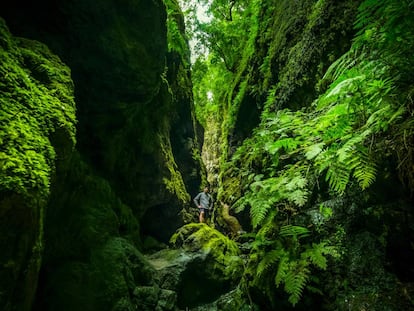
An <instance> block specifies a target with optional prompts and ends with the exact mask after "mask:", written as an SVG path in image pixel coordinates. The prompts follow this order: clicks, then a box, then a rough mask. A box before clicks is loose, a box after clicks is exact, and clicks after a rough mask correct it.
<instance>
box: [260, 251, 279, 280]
mask: <svg viewBox="0 0 414 311" xmlns="http://www.w3.org/2000/svg"><path fill="white" fill-rule="evenodd" d="M284 256H286V251H285V250H284V249H283V248H281V249H274V250H271V251H270V252H268V253H266V255H265V256H264V257H263V259H262V260H261V261H260V262H259V264H258V265H257V270H256V274H257V276H260V275H261V274H262V273H263V272H265V271H266V270H268V269H269V268H271V267H273V266H274V264H275V263H276V262H277V261H279V260H280V258H282V257H284Z"/></svg>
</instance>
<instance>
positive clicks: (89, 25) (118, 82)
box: [0, 0, 201, 310]
mask: <svg viewBox="0 0 414 311" xmlns="http://www.w3.org/2000/svg"><path fill="white" fill-rule="evenodd" d="M172 9H174V10H177V9H178V7H174V8H172ZM179 14H180V13H179V11H177V15H179ZM0 16H1V17H3V18H4V19H5V21H6V24H7V25H8V27H9V28H10V31H11V32H12V33H13V34H14V35H17V36H21V37H27V38H30V39H33V40H38V41H40V42H43V43H45V44H46V45H47V46H48V47H49V48H50V49H51V51H52V53H55V54H57V55H59V57H60V58H61V59H62V60H63V62H64V63H66V64H67V66H68V67H69V68H70V69H71V77H72V79H73V84H74V98H75V103H76V110H77V112H76V115H77V144H76V149H73V142H71V141H67V139H66V137H65V136H64V135H61V134H59V133H60V132H59V131H55V133H56V135H54V145H56V146H59V147H60V149H62V150H69V152H66V153H64V154H63V153H62V154H58V156H57V158H56V160H55V161H54V162H53V163H52V164H51V165H52V166H53V167H56V170H55V171H54V173H53V174H51V176H50V182H51V188H50V189H51V194H50V196H49V195H47V196H46V197H45V198H44V200H45V202H49V203H48V206H47V208H46V207H45V206H43V207H42V208H43V209H42V210H43V211H44V214H45V216H44V217H45V218H44V226H43V225H41V224H43V216H38V217H41V218H40V220H38V221H37V222H36V223H35V224H34V228H33V231H34V232H39V231H40V232H41V231H42V230H43V229H44V233H45V236H44V245H45V246H44V248H45V250H44V256H43V259H41V255H39V256H38V257H37V259H36V260H38V265H39V266H40V263H41V264H42V268H41V273H40V283H39V290H38V296H37V302H36V308H35V309H38V310H80V309H82V310H111V309H114V308H115V309H116V308H124V307H127V306H131V303H132V300H133V299H132V297H131V295H132V293H133V291H134V289H135V287H136V286H138V285H150V284H153V283H152V282H153V279H152V272H151V268H149V266H148V265H147V264H146V263H145V260H144V259H143V257H142V255H141V253H140V251H143V250H149V248H151V247H155V248H157V247H159V245H158V243H159V242H167V241H168V239H169V237H170V235H171V234H172V233H173V232H174V231H175V230H176V229H177V228H178V227H179V226H181V225H182V224H184V221H189V220H191V219H192V217H193V215H192V214H191V213H189V212H188V206H189V199H190V194H189V192H190V193H191V195H193V193H194V192H195V191H197V190H198V187H199V184H200V179H201V177H200V175H199V172H200V162H199V160H197V157H194V155H195V154H197V153H198V152H199V151H198V149H199V146H198V139H199V138H197V134H196V127H197V123H196V121H195V119H194V117H193V107H192V98H191V82H190V79H189V72H188V68H186V66H187V64H188V53H187V54H186V53H184V52H185V51H178V52H177V51H176V52H175V54H174V51H172V50H171V49H169V48H168V45H167V14H166V7H165V4H164V3H163V1H152V0H146V1H132V0H131V1H128V0H127V1H122V3H119V2H116V1H100V2H98V3H97V2H95V1H40V2H37V3H33V2H30V1H23V2H19V3H2V4H1V5H0ZM2 40H9V39H8V38H4V37H2ZM187 52H188V51H187ZM178 76H180V81H181V83H179V84H178V83H175V82H174V81H175V80H178V78H177V77H178ZM72 88H73V86H72ZM50 92H54V89H53V88H51V90H50ZM45 113H47V112H45ZM18 200H19V199H18V198H15V195H14V194H13V189H10V193H7V202H11V203H7V206H8V205H10V204H11V205H16V204H18V203H17V202H18ZM5 202H6V201H5ZM5 204H6V203H5ZM28 204H32V203H28ZM44 205H45V204H44ZM16 213H18V212H17V211H16ZM13 217H14V216H13ZM141 219H144V221H141ZM165 224H168V226H165ZM8 228H9V227H8ZM12 230H16V234H18V232H20V231H24V229H23V228H17V227H16V228H14V229H13V228H12ZM24 234H25V233H24ZM39 234H40V233H39ZM154 238H155V239H154ZM42 239H43V238H42ZM157 240H158V242H157ZM148 241H150V242H151V243H150V242H148ZM5 243H10V244H15V242H14V241H13V240H12V239H8V240H6V241H5ZM34 243H36V242H30V244H31V245H34ZM28 247H30V246H28ZM6 259H7V258H6ZM26 260H30V258H29V259H26ZM37 270H38V269H37ZM37 270H36V271H37ZM36 274H37V273H36V272H34V275H35V278H34V281H32V282H31V284H30V285H28V286H29V287H31V288H33V289H34V288H36V281H35V279H36V277H37V276H36ZM14 281H15V282H16V284H18V286H22V285H21V283H22V281H19V280H17V279H15V280H14ZM0 282H3V279H2V280H1V281H0ZM4 282H6V279H4ZM3 285H5V286H7V285H6V284H3ZM16 286H17V285H16ZM17 288H19V287H17ZM17 290H18V289H17ZM32 296H33V295H32ZM46 297H47V298H46ZM1 299H2V300H1V303H2V307H3V306H6V309H5V310H21V309H19V308H18V307H17V306H16V304H15V302H16V299H17V298H13V297H10V296H9V295H8V293H5V294H4V297H3V296H2V297H1ZM117 306H118V307H117ZM15 308H17V309H15ZM29 309H30V301H27V308H26V309H25V310H29Z"/></svg>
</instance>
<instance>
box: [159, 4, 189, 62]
mask: <svg viewBox="0 0 414 311" xmlns="http://www.w3.org/2000/svg"><path fill="white" fill-rule="evenodd" d="M164 4H165V6H166V8H167V43H168V50H169V51H175V52H178V53H179V54H180V55H188V52H189V51H188V43H187V38H186V37H185V32H184V20H183V17H182V13H181V9H180V6H179V5H178V2H177V1H176V0H164Z"/></svg>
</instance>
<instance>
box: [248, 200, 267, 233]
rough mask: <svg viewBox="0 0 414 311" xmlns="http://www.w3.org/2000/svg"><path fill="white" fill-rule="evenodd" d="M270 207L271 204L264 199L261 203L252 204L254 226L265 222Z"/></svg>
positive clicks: (251, 211) (251, 213)
mask: <svg viewBox="0 0 414 311" xmlns="http://www.w3.org/2000/svg"><path fill="white" fill-rule="evenodd" d="M270 208H271V205H270V204H268V203H267V202H264V201H261V202H260V203H259V204H252V207H251V208H250V216H251V218H252V225H253V227H254V228H256V227H257V226H258V225H259V224H261V223H262V222H263V220H264V219H265V218H266V215H267V213H268V211H269V210H270Z"/></svg>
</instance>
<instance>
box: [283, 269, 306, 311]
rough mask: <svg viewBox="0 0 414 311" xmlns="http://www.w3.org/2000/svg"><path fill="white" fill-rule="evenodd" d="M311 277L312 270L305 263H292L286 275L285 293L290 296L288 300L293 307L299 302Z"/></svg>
mask: <svg viewBox="0 0 414 311" xmlns="http://www.w3.org/2000/svg"><path fill="white" fill-rule="evenodd" d="M309 275H310V270H309V269H308V266H307V265H306V264H305V263H303V262H301V261H293V262H291V263H290V269H289V270H288V272H287V273H286V277H285V282H284V283H285V291H286V293H288V294H289V299H288V300H289V302H290V303H291V304H292V305H296V304H297V303H298V302H299V300H300V297H301V296H302V293H303V290H304V288H305V286H306V282H307V280H308V278H309Z"/></svg>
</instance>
